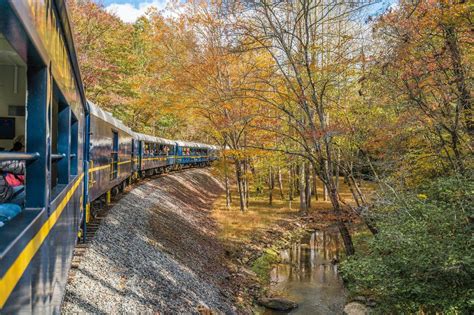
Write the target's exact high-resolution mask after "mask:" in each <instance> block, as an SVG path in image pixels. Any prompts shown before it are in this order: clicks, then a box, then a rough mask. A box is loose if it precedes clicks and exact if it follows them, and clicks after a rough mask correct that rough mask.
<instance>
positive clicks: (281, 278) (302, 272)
mask: <svg viewBox="0 0 474 315" xmlns="http://www.w3.org/2000/svg"><path fill="white" fill-rule="evenodd" d="M342 250H343V245H342V241H341V240H340V236H339V233H338V231H337V229H328V230H324V231H315V232H312V233H308V234H307V235H305V236H304V237H303V238H302V239H301V240H300V241H299V242H297V243H293V244H292V246H291V247H290V248H289V249H285V250H282V251H281V252H280V256H281V263H279V264H278V265H277V266H275V268H274V269H273V270H272V271H271V274H270V278H271V286H270V291H271V293H272V295H275V296H281V297H285V298H288V299H290V300H293V301H295V302H296V303H298V308H296V309H294V310H292V311H290V312H281V311H274V310H270V309H265V308H262V309H260V310H259V311H258V313H259V314H265V315H268V314H342V310H343V308H344V304H345V302H346V298H347V297H346V290H345V289H344V285H343V282H342V279H341V277H340V276H339V274H338V266H337V265H334V264H333V263H332V261H333V260H334V259H337V260H339V254H340V253H341V252H342Z"/></svg>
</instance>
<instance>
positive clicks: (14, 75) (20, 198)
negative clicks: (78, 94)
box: [0, 33, 26, 227]
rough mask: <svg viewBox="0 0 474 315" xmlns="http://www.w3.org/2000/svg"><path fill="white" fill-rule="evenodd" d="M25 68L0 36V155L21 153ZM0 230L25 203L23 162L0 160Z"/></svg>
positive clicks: (22, 145) (22, 148)
mask: <svg viewBox="0 0 474 315" xmlns="http://www.w3.org/2000/svg"><path fill="white" fill-rule="evenodd" d="M25 104H26V64H25V63H24V62H23V60H22V59H21V58H20V57H19V56H18V54H17V53H16V51H15V50H14V49H13V48H12V47H11V46H10V44H9V43H8V42H7V40H6V39H5V38H4V36H3V35H2V34H1V33H0V152H10V153H14V152H24V151H25V150H24V148H25V132H26V127H25ZM0 172H1V173H0V227H1V226H3V225H5V224H6V223H7V222H8V221H10V220H11V219H13V218H14V217H16V216H17V215H18V214H19V213H20V212H21V209H22V208H23V206H24V200H25V186H24V185H25V162H24V161H21V160H6V159H0Z"/></svg>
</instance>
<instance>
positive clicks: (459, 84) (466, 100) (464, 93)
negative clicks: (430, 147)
mask: <svg viewBox="0 0 474 315" xmlns="http://www.w3.org/2000/svg"><path fill="white" fill-rule="evenodd" d="M443 28H444V32H445V36H446V46H447V47H448V49H449V53H450V55H451V63H452V65H453V73H454V76H455V77H456V88H457V90H458V93H459V101H458V102H459V105H460V108H462V110H463V112H464V120H465V122H466V127H467V128H466V129H467V132H468V134H469V136H470V137H471V138H472V137H474V123H473V120H472V99H471V92H470V91H469V86H468V85H467V84H466V76H465V71H464V68H463V65H462V60H461V51H460V49H459V43H458V37H457V34H456V30H455V29H454V27H453V26H452V25H443ZM461 167H462V166H461Z"/></svg>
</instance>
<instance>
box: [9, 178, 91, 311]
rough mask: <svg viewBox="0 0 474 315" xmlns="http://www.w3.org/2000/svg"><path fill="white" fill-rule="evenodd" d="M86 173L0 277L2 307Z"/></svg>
mask: <svg viewBox="0 0 474 315" xmlns="http://www.w3.org/2000/svg"><path fill="white" fill-rule="evenodd" d="M83 177H84V174H81V175H80V176H79V178H78V179H77V180H76V182H75V183H74V185H73V186H72V187H71V189H70V190H69V191H68V192H67V193H66V196H65V197H64V199H63V200H62V201H61V203H60V204H59V205H58V207H57V208H56V211H54V212H53V213H51V215H50V216H49V218H48V220H46V222H45V223H44V224H43V226H42V227H41V228H40V230H39V231H38V232H37V233H36V235H35V236H34V237H33V238H32V239H31V240H30V241H29V242H28V244H27V245H26V247H25V248H24V249H23V251H22V252H21V254H20V255H19V256H18V257H17V258H16V260H15V261H14V262H13V264H12V265H11V267H10V268H9V269H8V270H7V272H6V273H5V275H4V276H3V278H1V279H0V309H1V308H3V306H4V305H5V303H6V301H7V299H8V297H9V296H10V294H11V293H12V291H13V289H14V288H15V286H16V284H17V283H18V281H19V280H20V279H21V277H22V276H23V273H24V272H25V270H26V268H28V266H29V265H30V262H31V260H32V259H33V257H34V256H35V254H36V252H37V251H38V249H39V248H40V247H41V245H42V244H43V242H44V240H45V239H46V237H48V235H49V232H51V230H52V229H53V227H54V225H55V224H56V222H57V221H58V219H59V217H60V216H61V214H62V213H63V210H64V208H65V207H66V205H67V204H68V202H69V200H71V197H72V196H73V195H74V193H75V192H76V189H77V187H79V185H80V184H81V183H82V179H83Z"/></svg>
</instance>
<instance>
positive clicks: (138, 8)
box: [95, 0, 397, 23]
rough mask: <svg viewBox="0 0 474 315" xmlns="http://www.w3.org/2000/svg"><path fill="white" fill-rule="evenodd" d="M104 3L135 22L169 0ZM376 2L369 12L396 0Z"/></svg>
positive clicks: (379, 9)
mask: <svg viewBox="0 0 474 315" xmlns="http://www.w3.org/2000/svg"><path fill="white" fill-rule="evenodd" d="M95 1H97V2H98V3H101V4H103V5H104V7H105V8H106V10H107V11H108V12H110V13H115V14H116V15H117V16H118V17H119V18H120V19H122V21H124V22H127V23H133V22H135V21H136V20H137V19H138V18H139V17H140V16H142V15H143V14H145V13H146V11H147V10H148V9H149V8H150V7H155V8H157V9H158V10H163V9H165V8H166V5H167V4H168V2H169V1H170V0H95ZM375 2H376V3H377V4H375V5H373V6H372V7H371V14H375V15H377V14H380V13H381V12H382V11H384V10H383V8H386V7H387V6H390V5H393V4H395V3H396V2H397V1H396V0H375Z"/></svg>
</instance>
